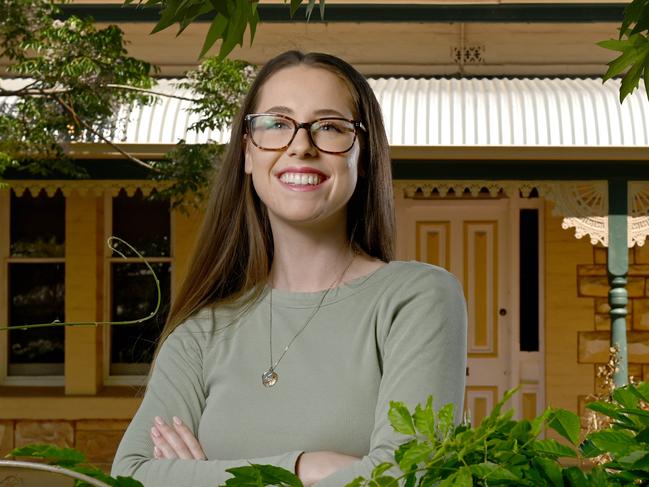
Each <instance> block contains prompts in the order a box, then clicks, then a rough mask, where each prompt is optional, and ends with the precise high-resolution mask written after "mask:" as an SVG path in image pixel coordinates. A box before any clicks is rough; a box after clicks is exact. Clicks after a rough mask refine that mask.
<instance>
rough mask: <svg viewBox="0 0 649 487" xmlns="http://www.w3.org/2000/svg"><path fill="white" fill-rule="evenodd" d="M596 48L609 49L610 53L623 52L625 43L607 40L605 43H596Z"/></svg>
mask: <svg viewBox="0 0 649 487" xmlns="http://www.w3.org/2000/svg"><path fill="white" fill-rule="evenodd" d="M597 45H598V46H600V47H603V48H604V49H610V50H611V51H619V52H623V51H624V49H625V48H626V45H627V41H620V40H617V39H607V40H605V41H600V42H598V43H597Z"/></svg>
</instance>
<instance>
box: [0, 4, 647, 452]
mask: <svg viewBox="0 0 649 487" xmlns="http://www.w3.org/2000/svg"><path fill="white" fill-rule="evenodd" d="M621 5H622V4H621V3H606V4H604V3H602V4H599V3H579V2H577V3H573V4H552V3H535V4H528V5H521V4H507V3H499V4H486V3H483V2H475V3H471V2H467V3H466V4H462V5H457V4H454V3H443V2H441V3H431V2H421V3H418V4H405V3H400V2H396V1H394V2H391V3H385V4H379V3H349V2H345V1H335V0H332V1H331V3H328V4H327V11H326V18H327V19H328V21H327V22H319V21H317V13H316V14H314V17H316V21H314V20H313V19H312V21H311V22H310V23H308V24H305V23H303V22H302V21H289V20H287V19H286V16H287V8H286V6H285V5H283V4H281V5H280V4H273V3H264V2H262V3H261V5H260V9H261V11H262V19H266V21H263V22H262V23H261V24H260V25H259V27H258V31H257V34H256V37H255V43H254V45H253V46H252V47H245V48H242V49H238V50H235V52H234V53H233V56H234V57H238V58H242V59H245V60H247V61H249V62H251V63H254V64H262V63H263V62H264V61H265V60H267V59H269V58H270V57H272V56H274V55H275V54H277V53H279V52H282V51H284V50H286V49H292V48H297V49H300V50H304V51H313V50H318V51H326V52H331V53H333V54H336V55H339V56H341V57H343V58H345V59H346V60H348V61H350V62H351V63H352V64H354V65H355V66H356V67H357V68H358V69H360V70H361V71H362V72H363V73H364V74H366V75H367V76H368V77H369V78H370V83H371V85H372V87H373V89H374V91H375V93H376V94H377V98H378V99H379V101H380V103H381V106H382V108H383V114H384V119H385V122H386V129H387V131H388V136H389V140H390V143H391V149H392V158H393V172H394V178H395V180H394V188H395V199H396V201H395V205H396V210H397V225H398V231H397V256H398V258H399V259H416V260H421V261H425V262H430V263H432V264H436V265H440V266H443V267H445V268H447V269H449V270H450V271H451V272H453V273H454V274H455V275H456V276H457V277H458V278H459V279H460V280H461V281H462V283H463V285H464V289H465V295H466V298H467V304H468V308H469V328H470V329H469V343H468V346H469V364H468V368H467V384H468V385H467V392H466V404H467V407H468V409H469V410H470V411H471V416H472V420H473V421H474V422H479V421H480V419H481V418H482V417H484V415H485V414H487V413H488V411H489V409H490V408H491V406H492V405H493V404H494V403H495V402H496V401H497V400H498V398H499V397H500V396H502V394H503V392H504V391H505V390H507V389H509V388H511V387H515V386H520V387H521V392H520V393H519V394H518V395H517V396H516V398H515V400H514V401H515V403H514V406H515V408H516V410H517V414H519V416H521V417H533V416H535V415H537V414H538V413H540V412H541V411H542V410H543V409H544V408H545V407H546V406H550V405H551V406H555V407H564V408H567V409H571V410H575V411H580V410H582V409H583V404H584V403H585V401H586V400H587V397H588V396H589V395H592V394H594V393H596V392H597V390H598V388H599V387H601V384H600V383H599V382H601V379H598V377H597V370H598V367H599V366H600V365H603V364H605V363H606V362H607V361H608V358H609V356H608V348H609V340H610V338H609V330H610V319H609V316H608V311H609V305H608V293H609V282H608V277H607V276H608V274H607V254H608V251H607V248H606V247H605V244H608V232H607V215H608V213H609V207H610V205H609V201H610V200H611V195H610V194H609V192H608V188H609V185H610V183H611V181H618V182H619V181H622V182H623V184H624V185H625V187H626V193H627V194H625V195H624V197H625V198H624V199H625V200H627V201H628V205H627V206H628V215H629V229H630V230H629V233H628V238H627V240H628V242H629V244H631V246H630V247H629V250H628V259H629V272H628V280H627V284H626V288H627V290H628V296H629V304H628V305H627V309H628V313H629V314H628V316H627V330H628V331H627V338H628V344H629V345H628V350H629V373H630V375H632V376H633V377H635V378H637V379H640V380H641V379H643V378H644V379H649V244H644V242H645V238H646V235H647V234H649V182H648V181H649V101H647V97H646V96H645V95H644V93H642V92H636V93H635V94H634V95H632V97H630V99H629V100H627V101H626V102H625V104H624V105H623V106H620V105H619V103H617V101H616V100H617V90H618V88H619V81H615V80H613V81H610V82H608V83H607V84H605V85H602V83H601V76H602V74H603V72H604V71H605V64H606V62H608V61H610V59H612V55H611V54H609V53H608V52H606V51H604V50H602V49H600V48H598V47H597V46H596V45H595V43H596V42H597V41H599V40H603V39H606V38H610V37H613V36H615V35H616V32H617V31H616V29H617V27H618V26H619V21H620V12H621ZM68 12H72V13H81V14H83V13H86V14H87V13H91V14H92V15H94V17H95V18H96V19H97V20H98V21H99V22H106V23H118V24H119V25H120V26H121V27H122V29H123V30H124V31H125V32H126V34H127V38H128V39H129V40H130V41H131V46H130V50H129V52H130V53H131V55H133V56H135V57H139V58H143V59H146V60H147V61H151V62H153V63H154V64H157V65H159V66H161V74H162V75H163V76H166V77H178V76H181V75H182V73H183V72H184V70H186V69H188V68H191V67H193V66H194V65H195V64H196V56H197V54H198V50H199V46H200V45H201V42H202V39H203V36H204V34H205V32H206V28H207V24H202V23H198V24H196V25H194V26H192V27H190V28H189V29H188V31H187V32H186V33H184V34H183V35H182V36H180V37H179V38H175V37H173V35H174V33H172V32H169V33H167V32H166V31H165V32H162V33H160V34H156V35H155V36H153V37H149V35H148V32H149V31H150V29H151V26H152V22H153V18H154V16H153V15H152V14H149V13H147V12H143V11H134V10H129V9H124V8H121V7H120V5H119V3H118V2H115V3H113V4H111V3H110V2H105V3H92V2H75V3H74V4H72V5H71V6H70V7H69V10H68ZM298 15H299V14H298ZM161 46H164V49H161ZM4 82H6V83H9V82H13V81H11V80H6V81H4ZM159 88H160V89H161V90H169V91H170V92H173V91H174V90H175V89H176V88H175V87H174V85H173V81H172V80H168V79H167V80H163V81H161V82H160V87H159ZM184 108H186V107H184V106H183V105H182V103H181V102H180V101H172V100H168V99H163V100H162V101H161V102H160V103H159V104H157V105H154V106H153V107H149V108H135V109H133V110H132V113H131V116H130V121H129V123H128V125H127V126H126V127H125V129H124V133H123V134H121V135H120V137H119V140H118V141H119V142H120V144H121V146H122V147H123V148H125V149H127V150H129V151H131V152H132V153H134V154H136V155H138V156H141V157H152V158H156V157H161V156H162V155H163V154H164V153H165V152H166V151H167V150H168V149H169V148H170V147H172V146H173V144H174V143H175V142H176V141H177V140H178V139H179V138H185V139H186V140H188V141H200V140H203V139H201V137H213V138H221V139H222V140H225V139H226V137H227V134H218V133H215V134H194V133H191V132H187V130H186V128H187V127H188V126H189V125H190V120H189V117H190V115H188V114H187V112H185V111H184ZM73 156H74V157H77V158H79V159H81V160H83V161H84V163H86V164H87V166H88V167H89V170H90V171H91V173H92V174H93V178H92V179H90V180H43V179H41V180H36V179H32V180H25V179H15V180H10V181H8V183H9V188H8V189H7V188H5V189H3V190H0V262H1V265H2V267H1V268H0V327H1V326H4V324H5V323H7V324H11V325H21V324H28V323H49V322H52V321H54V320H59V321H61V322H63V321H65V322H83V323H87V322H105V321H131V320H137V319H139V318H141V317H143V316H147V315H148V314H149V313H150V312H151V311H152V310H153V309H154V307H155V304H156V292H155V283H154V281H153V279H152V277H151V275H150V272H149V271H148V269H147V268H146V267H145V266H144V265H143V264H142V263H141V261H139V260H138V259H137V258H135V257H133V254H132V253H125V255H127V258H122V257H120V255H119V254H118V253H117V252H116V251H115V250H113V249H111V248H109V247H108V246H107V244H106V241H107V239H108V237H110V236H111V235H118V236H120V237H122V238H124V239H125V240H127V241H128V242H130V243H132V244H133V245H134V246H135V247H136V248H138V249H140V250H141V251H142V253H143V254H144V255H145V256H146V257H147V260H148V261H149V262H150V263H151V265H152V267H153V269H154V270H155V272H156V275H157V276H158V277H159V279H160V285H161V292H162V297H163V299H162V308H161V310H160V313H159V314H158V315H157V318H155V319H153V320H150V321H149V322H147V324H146V325H143V326H131V325H123V326H120V325H117V326H111V327H109V326H103V325H98V326H68V327H65V328H63V327H58V328H57V327H50V328H43V329H38V330H28V331H24V330H20V329H13V330H11V331H8V332H7V331H0V454H4V453H6V452H7V451H9V450H10V449H11V448H12V447H15V446H21V445H23V444H27V443H31V442H35V441H38V442H42V441H46V442H54V443H59V444H66V445H70V446H75V447H77V448H79V449H81V450H82V451H84V452H85V453H87V454H88V456H89V459H90V460H91V461H94V462H97V463H99V464H104V465H108V464H109V463H110V461H111V459H112V455H113V453H114V449H115V447H116V444H117V442H118V441H119V438H120V437H121V434H122V432H123V430H124V428H125V427H126V425H127V424H128V421H129V419H130V418H131V417H132V415H133V414H134V412H135V410H136V408H137V406H138V404H139V401H140V398H139V397H140V395H141V392H142V389H143V385H144V379H145V376H146V373H147V370H148V363H149V362H150V358H151V350H152V347H153V346H154V344H155V340H156V336H157V333H158V332H159V329H160V326H161V324H162V321H163V319H162V318H163V317H164V313H165V305H166V304H168V301H169V299H170V297H173V295H174V292H175V290H176V289H178V287H179V285H180V283H181V282H182V279H183V278H184V273H185V269H186V267H187V262H188V258H189V255H190V253H191V250H192V247H193V246H194V245H195V236H196V233H197V230H198V227H199V225H200V221H201V218H202V213H201V211H200V210H196V211H192V212H190V213H189V214H184V213H181V212H178V211H172V210H171V209H170V208H169V205H166V204H164V203H161V202H150V201H148V200H146V199H145V196H147V195H149V194H150V193H151V192H152V191H155V189H156V183H155V182H153V181H151V180H148V179H146V178H145V175H144V174H143V173H142V171H139V170H138V169H137V168H134V167H132V166H130V165H129V164H128V163H125V162H124V161H123V160H122V159H120V157H119V155H118V154H116V153H114V151H112V150H111V149H110V148H108V147H105V146H102V145H100V144H80V145H78V146H76V147H75V148H74V149H73ZM577 237H580V238H577ZM643 244H644V245H643ZM117 250H119V251H123V250H124V249H123V247H117ZM598 381H599V382H598Z"/></svg>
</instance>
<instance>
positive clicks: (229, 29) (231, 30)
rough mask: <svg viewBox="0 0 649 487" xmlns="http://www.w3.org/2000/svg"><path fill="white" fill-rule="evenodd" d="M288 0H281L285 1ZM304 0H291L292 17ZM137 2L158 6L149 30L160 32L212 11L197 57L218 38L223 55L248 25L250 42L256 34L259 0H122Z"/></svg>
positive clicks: (181, 28)
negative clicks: (152, 25) (156, 15)
mask: <svg viewBox="0 0 649 487" xmlns="http://www.w3.org/2000/svg"><path fill="white" fill-rule="evenodd" d="M286 1H287V0H284V3H286ZM302 1H303V0H290V4H291V5H290V15H291V17H293V16H294V15H295V13H296V12H297V11H298V9H299V8H300V5H302ZM317 1H318V3H319V5H320V18H324V8H325V0H317ZM136 2H137V3H138V5H142V6H144V7H157V8H159V9H160V21H159V22H158V23H157V24H156V26H155V27H154V28H153V31H152V32H151V33H152V34H155V33H156V32H160V31H161V30H164V29H166V28H168V27H170V26H172V25H173V24H176V23H177V24H178V26H179V29H178V34H177V35H180V34H181V33H182V32H183V31H184V30H185V29H186V28H187V26H189V25H190V24H191V23H192V22H195V21H196V19H198V18H199V17H201V16H204V15H207V14H212V15H213V16H214V18H213V19H212V22H211V24H210V28H209V30H208V31H207V35H206V36H205V40H204V42H203V47H202V48H201V52H200V54H199V56H198V57H199V58H201V57H203V56H204V55H205V54H206V53H207V51H209V50H210V48H212V46H214V44H216V42H217V41H219V40H220V41H221V47H220V49H219V55H218V58H219V59H224V58H225V57H226V56H227V55H228V54H230V53H231V52H232V49H234V47H235V46H236V45H237V44H238V45H240V46H243V36H244V34H245V33H246V30H247V29H248V28H249V29H250V43H251V44H252V42H253V40H254V38H255V31H256V28H257V24H258V23H259V12H257V5H258V0H221V1H210V0H185V1H178V0H173V1H167V0H125V2H124V3H125V4H126V5H129V4H132V3H136ZM315 5H316V0H308V4H307V8H306V17H307V19H309V18H310V17H311V13H312V12H313V10H314V9H315Z"/></svg>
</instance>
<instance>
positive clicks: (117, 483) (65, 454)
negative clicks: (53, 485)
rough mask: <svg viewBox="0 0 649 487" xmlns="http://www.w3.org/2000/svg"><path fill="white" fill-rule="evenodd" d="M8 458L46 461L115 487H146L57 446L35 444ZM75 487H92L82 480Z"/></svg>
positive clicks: (77, 452) (14, 452) (10, 453)
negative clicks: (111, 474)
mask: <svg viewBox="0 0 649 487" xmlns="http://www.w3.org/2000/svg"><path fill="white" fill-rule="evenodd" d="M7 457H27V458H37V459H39V460H45V461H46V462H47V463H48V464H50V465H58V466H60V467H64V468H67V469H68V470H72V471H74V472H78V473H82V474H84V475H87V476H89V477H92V478H95V479H98V480H101V481H102V482H105V483H106V484H108V485H112V486H114V487H144V486H143V485H142V483H140V482H139V481H137V480H135V479H133V478H130V477H121V476H118V477H111V476H110V475H107V474H105V473H104V472H103V471H102V470H100V469H99V468H97V467H94V466H92V465H89V464H88V463H87V459H86V457H85V455H84V454H83V453H81V452H80V451H78V450H75V449H74V448H62V447H58V446H55V445H47V444H40V443H35V444H31V445H27V446H23V447H21V448H15V449H13V450H12V451H10V452H9V453H8V454H7V455H6V457H5V458H7ZM74 485H75V487H91V486H90V484H88V483H87V482H84V481H82V480H76V481H75V484H74Z"/></svg>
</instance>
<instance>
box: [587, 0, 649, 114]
mask: <svg viewBox="0 0 649 487" xmlns="http://www.w3.org/2000/svg"><path fill="white" fill-rule="evenodd" d="M648 34H649V0H633V1H632V2H631V3H630V4H628V5H627V6H626V8H625V9H624V20H623V21H622V25H621V26H620V35H619V37H618V39H610V40H606V41H601V42H599V43H598V45H599V46H601V47H603V48H605V49H610V50H612V51H617V52H620V53H621V54H620V55H619V56H618V57H617V58H615V59H614V60H613V61H611V62H610V63H608V70H607V71H606V74H605V75H604V81H606V80H608V79H611V78H614V77H616V76H619V75H621V74H622V73H625V74H624V77H623V78H622V84H621V86H620V102H623V101H624V99H625V98H626V97H627V96H628V95H630V94H631V93H632V92H633V91H634V90H635V89H636V88H637V87H638V84H639V82H640V79H641V78H643V79H644V86H645V90H646V92H647V97H649V37H648Z"/></svg>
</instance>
